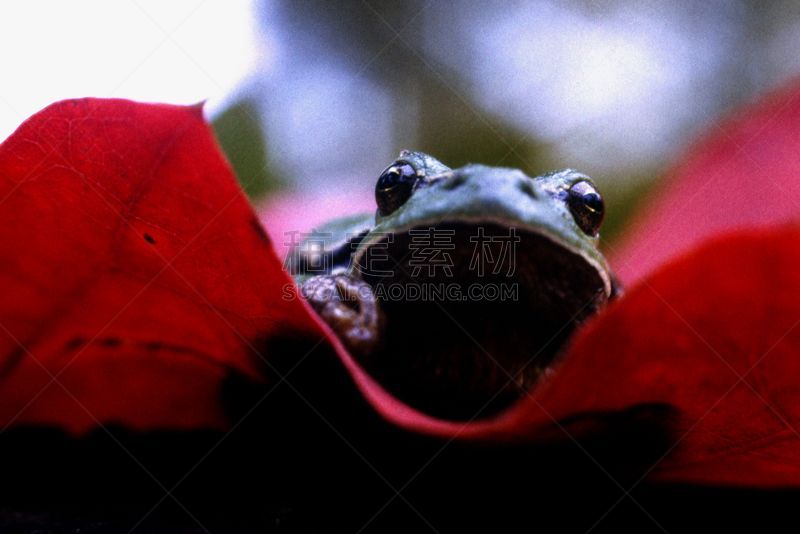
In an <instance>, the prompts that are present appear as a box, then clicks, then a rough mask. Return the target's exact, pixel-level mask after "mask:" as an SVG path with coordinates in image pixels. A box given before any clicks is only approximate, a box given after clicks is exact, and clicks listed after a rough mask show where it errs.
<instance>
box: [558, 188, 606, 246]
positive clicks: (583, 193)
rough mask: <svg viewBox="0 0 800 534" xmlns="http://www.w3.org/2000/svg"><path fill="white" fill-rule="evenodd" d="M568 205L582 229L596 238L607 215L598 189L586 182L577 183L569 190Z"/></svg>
mask: <svg viewBox="0 0 800 534" xmlns="http://www.w3.org/2000/svg"><path fill="white" fill-rule="evenodd" d="M567 205H569V210H570V212H572V217H573V218H574V219H575V222H576V223H578V226H579V227H580V229H581V230H583V231H584V232H585V233H586V234H588V235H590V236H596V235H597V233H598V232H599V231H600V225H601V224H602V223H603V214H604V213H605V207H604V205H603V197H601V196H600V193H598V192H597V189H595V188H594V186H593V185H592V184H591V183H589V182H587V181H585V180H582V181H580V182H575V183H574V184H572V187H570V188H569V194H568V196H567Z"/></svg>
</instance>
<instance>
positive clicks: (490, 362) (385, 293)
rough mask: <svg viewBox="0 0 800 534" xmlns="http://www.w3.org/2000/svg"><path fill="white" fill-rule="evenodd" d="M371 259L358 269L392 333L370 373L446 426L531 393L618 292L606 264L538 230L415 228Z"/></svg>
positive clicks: (372, 252) (363, 257) (375, 249)
mask: <svg viewBox="0 0 800 534" xmlns="http://www.w3.org/2000/svg"><path fill="white" fill-rule="evenodd" d="M364 250H365V252H363V253H362V254H360V255H359V256H358V257H357V258H355V262H356V267H357V268H358V270H359V271H360V274H361V276H362V278H363V280H364V281H366V282H367V283H368V284H369V285H370V286H371V288H372V290H373V292H374V293H375V298H376V299H377V301H378V304H379V306H380V308H381V310H382V312H383V315H384V325H385V326H384V328H385V330H384V332H383V334H382V336H381V342H380V344H379V346H378V347H377V348H376V349H375V350H374V351H372V352H371V353H370V354H368V355H362V356H360V360H361V363H362V365H364V367H365V368H366V369H367V371H369V372H370V373H372V374H373V376H375V378H377V379H378V380H379V381H380V382H381V383H382V384H383V385H384V387H386V388H387V389H388V390H389V391H391V392H392V393H393V394H394V395H396V396H397V397H398V398H400V399H402V400H403V401H405V402H407V403H408V404H409V405H411V406H414V407H416V408H418V409H420V410H423V411H425V412H427V413H430V414H432V415H436V416H440V417H445V418H449V419H459V420H467V419H475V418H482V417H488V416H491V415H492V414H495V413H497V412H498V411H500V410H502V409H504V408H506V407H508V406H509V405H510V404H512V403H513V402H514V401H516V400H518V399H520V398H521V397H522V396H524V395H526V394H527V393H528V392H529V391H531V389H532V388H534V387H536V385H537V384H538V383H539V382H540V381H541V380H542V377H543V376H544V375H546V374H548V373H549V371H550V369H551V367H552V365H553V364H554V362H555V361H556V360H557V357H558V355H559V353H560V352H562V349H563V347H564V345H565V343H566V341H567V340H568V338H569V336H570V335H571V334H572V333H573V331H574V330H575V328H576V327H577V326H578V325H580V324H581V323H582V322H583V321H585V320H586V318H588V317H589V316H591V315H593V314H594V313H595V312H596V311H597V310H598V309H599V308H600V307H601V306H603V305H604V304H605V302H606V301H607V300H608V298H609V293H610V289H609V288H610V283H609V280H608V277H607V275H606V272H605V270H604V269H602V268H601V266H598V265H596V264H594V263H593V262H592V261H590V260H589V259H587V258H586V257H584V256H582V255H581V254H578V253H576V252H574V251H572V250H571V249H569V248H567V247H566V246H564V245H562V244H560V243H559V242H557V241H556V240H554V239H553V238H552V237H551V236H548V235H545V234H543V233H542V232H541V231H539V230H538V229H535V228H524V227H518V228H514V227H508V226H506V225H502V224H499V223H496V222H487V223H447V224H438V225H437V226H436V227H435V228H430V227H426V226H418V227H414V228H409V229H407V230H404V231H401V232H395V233H393V234H392V236H391V237H383V238H380V239H378V240H376V241H374V242H372V243H370V244H369V246H368V247H365V249H364Z"/></svg>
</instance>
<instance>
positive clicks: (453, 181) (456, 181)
mask: <svg viewBox="0 0 800 534" xmlns="http://www.w3.org/2000/svg"><path fill="white" fill-rule="evenodd" d="M466 181H467V177H466V176H464V175H463V174H453V175H452V176H450V178H447V181H446V182H444V183H443V184H442V188H443V189H445V190H447V191H451V190H453V189H456V188H457V187H459V186H461V185H463V184H464V182H466Z"/></svg>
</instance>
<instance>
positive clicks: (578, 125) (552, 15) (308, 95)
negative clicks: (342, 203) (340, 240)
mask: <svg viewBox="0 0 800 534" xmlns="http://www.w3.org/2000/svg"><path fill="white" fill-rule="evenodd" d="M254 16H255V17H256V20H257V25H258V28H259V32H258V36H259V37H258V39H259V42H260V43H261V45H263V46H262V50H261V53H260V55H259V61H258V64H257V69H256V71H255V72H254V73H253V74H252V75H251V76H250V77H249V78H248V79H247V80H246V81H245V83H243V84H241V85H240V86H239V88H238V89H237V90H236V91H235V93H234V95H233V96H232V97H231V99H230V104H229V105H228V106H227V107H226V108H225V109H223V110H221V111H220V112H219V113H217V114H216V117H215V119H214V127H215V129H216V132H217V135H218V137H219V139H220V141H221V144H222V145H223V148H224V150H225V151H226V153H227V155H228V157H229V159H230V160H231V162H232V164H233V165H234V167H235V168H236V171H237V174H238V175H239V177H240V179H241V180H242V182H243V184H244V186H245V189H246V191H247V192H248V194H250V195H251V197H252V198H253V199H254V201H256V203H258V202H259V201H261V200H263V199H265V198H268V197H269V196H270V195H271V194H275V193H276V192H283V193H286V192H292V193H296V194H307V195H309V194H314V195H317V196H318V195H320V194H322V195H325V194H328V193H330V194H336V195H340V196H341V195H345V197H346V196H347V194H348V192H349V191H353V192H356V191H358V192H361V193H360V194H361V195H362V198H363V192H364V191H367V192H368V193H369V192H370V191H371V189H372V187H373V185H374V181H375V179H376V177H377V176H378V174H379V173H380V171H381V170H382V169H383V167H385V166H386V165H387V164H388V163H390V162H391V161H392V159H393V158H394V157H395V155H396V154H397V152H398V151H399V150H401V149H403V148H410V149H415V150H422V151H426V152H429V153H431V154H433V155H435V156H436V157H438V158H439V159H441V160H442V161H444V162H445V163H447V164H449V165H451V166H459V165H462V164H464V163H467V162H480V163H484V164H487V165H504V166H512V167H519V168H522V169H523V170H525V171H526V172H528V173H529V174H531V175H535V174H539V173H541V172H544V171H546V170H550V169H554V168H562V167H574V168H578V169H580V170H581V171H583V172H586V173H588V174H590V175H591V176H593V177H594V178H595V180H596V181H597V182H598V184H599V186H600V189H601V191H602V192H603V193H604V195H605V197H606V201H607V204H608V214H609V215H608V219H607V223H606V226H605V229H604V236H605V237H606V238H609V237H613V236H614V235H616V234H618V233H619V231H620V228H621V227H622V225H623V223H624V220H625V218H626V217H627V215H628V214H629V213H630V212H631V210H632V209H633V208H634V207H635V205H636V201H637V200H638V199H639V198H641V196H642V195H643V194H644V193H645V192H646V191H648V189H649V188H651V186H652V184H653V183H654V182H655V181H656V180H657V179H658V178H659V177H661V176H662V175H663V173H664V170H665V169H666V168H668V166H669V164H670V163H671V162H674V161H675V160H676V159H677V158H678V157H679V155H680V154H681V152H682V151H683V150H685V149H686V147H687V145H688V144H689V143H691V141H692V140H694V139H695V138H696V137H697V136H698V135H699V134H700V133H702V132H704V131H708V130H711V129H713V128H714V125H715V124H717V121H718V120H719V119H720V118H721V117H724V116H725V113H726V112H729V111H730V110H731V109H732V108H733V107H735V106H736V105H738V104H740V103H742V102H745V101H747V100H749V99H752V98H754V96H755V95H757V94H758V93H760V92H762V91H764V90H766V89H768V88H770V87H771V86H774V85H776V84H778V83H781V82H782V81H785V80H786V79H788V78H790V77H792V76H793V75H794V74H795V73H796V72H797V71H798V70H800V54H798V50H800V3H798V2H792V1H777V2H769V3H766V2H756V1H745V0H739V1H719V0H711V1H705V2H682V1H678V2H673V1H666V0H661V1H646V2H622V1H596V2H595V1H584V0H557V1H556V0H553V1H548V0H545V1H535V2H534V1H528V2H492V1H486V2H472V1H467V0H463V1H423V0H401V1H378V0H369V1H322V0H294V1H290V0H285V1H277V0H273V1H263V2H259V3H257V4H256V5H255V9H254ZM355 194H356V193H354V195H355Z"/></svg>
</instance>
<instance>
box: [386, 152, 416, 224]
mask: <svg viewBox="0 0 800 534" xmlns="http://www.w3.org/2000/svg"><path fill="white" fill-rule="evenodd" d="M417 180H419V176H417V171H416V170H414V167H412V166H411V164H409V163H406V162H404V161H397V162H395V163H393V164H392V165H390V166H389V167H387V168H386V170H385V171H383V173H381V177H380V178H378V183H377V184H376V185H375V202H376V203H377V204H378V213H380V214H381V215H389V214H390V213H392V212H394V211H395V210H396V209H397V208H399V207H400V206H402V205H403V204H405V203H406V201H407V200H408V199H409V198H410V197H411V193H413V192H414V185H416V183H417Z"/></svg>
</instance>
